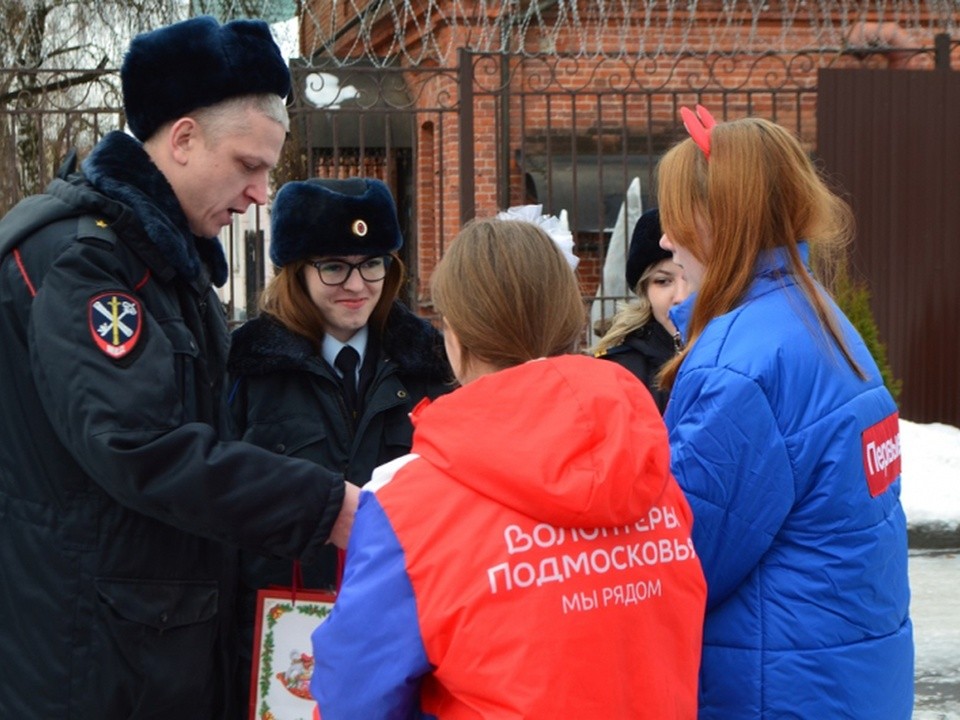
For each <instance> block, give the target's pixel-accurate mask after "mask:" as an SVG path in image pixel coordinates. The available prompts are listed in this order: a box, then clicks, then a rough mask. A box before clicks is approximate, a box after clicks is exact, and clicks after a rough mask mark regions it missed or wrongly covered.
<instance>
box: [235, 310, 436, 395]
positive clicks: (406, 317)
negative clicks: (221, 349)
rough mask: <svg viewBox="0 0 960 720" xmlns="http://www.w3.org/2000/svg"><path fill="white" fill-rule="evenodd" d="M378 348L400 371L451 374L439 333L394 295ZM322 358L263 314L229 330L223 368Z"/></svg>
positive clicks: (312, 365) (245, 369)
mask: <svg viewBox="0 0 960 720" xmlns="http://www.w3.org/2000/svg"><path fill="white" fill-rule="evenodd" d="M371 340H372V338H371ZM381 348H382V352H381V355H382V356H383V357H385V358H388V359H389V360H391V361H393V362H394V363H396V365H397V366H398V367H399V369H400V373H401V374H402V375H408V376H414V377H421V378H424V379H427V380H431V381H440V382H443V381H447V380H450V379H451V378H452V377H453V373H452V371H451V370H450V366H449V364H448V363H447V356H446V352H445V351H444V348H443V336H442V335H441V334H440V332H439V331H438V330H437V329H436V328H434V327H433V326H432V325H431V324H430V323H429V322H427V321H426V320H424V319H423V318H420V317H418V316H417V315H415V314H413V313H412V312H411V311H410V310H408V309H407V308H406V307H405V306H404V305H403V304H402V303H400V302H399V301H394V303H393V307H392V308H391V309H390V314H389V315H388V316H387V323H386V327H385V328H384V332H383V337H382V339H381ZM322 364H323V361H322V359H321V358H320V357H319V356H318V355H317V353H316V351H315V350H314V347H313V344H312V343H311V342H310V341H309V340H307V339H306V338H305V337H303V336H301V335H297V334H295V333H292V332H290V331H289V330H287V329H286V328H285V327H284V326H282V325H281V324H280V323H278V322H277V321H276V320H274V319H273V318H272V317H270V316H269V315H262V316H260V317H258V318H255V319H253V320H250V321H248V322H246V323H244V324H243V325H242V326H240V327H239V328H237V329H236V330H235V331H234V332H233V339H232V342H231V347H230V361H229V363H228V369H229V371H230V372H231V373H232V374H234V375H263V374H266V373H270V372H276V371H281V370H307V371H311V372H315V371H316V370H317V369H318V368H319V367H321V366H322Z"/></svg>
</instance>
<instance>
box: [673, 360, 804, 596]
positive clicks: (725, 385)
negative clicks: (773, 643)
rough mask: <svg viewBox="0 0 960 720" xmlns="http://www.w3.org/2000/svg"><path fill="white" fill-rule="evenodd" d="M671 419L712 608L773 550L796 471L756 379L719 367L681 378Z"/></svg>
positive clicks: (676, 462) (676, 461)
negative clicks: (771, 548)
mask: <svg viewBox="0 0 960 720" xmlns="http://www.w3.org/2000/svg"><path fill="white" fill-rule="evenodd" d="M665 421H666V423H667V429H668V430H669V432H670V456H671V457H670V466H671V469H672V471H673V474H674V476H675V477H676V478H677V482H679V484H680V487H681V488H683V491H684V493H685V495H686V497H687V500H688V502H689V503H690V508H691V510H692V511H693V542H694V547H695V549H696V551H697V553H698V554H699V556H700V562H701V564H702V566H703V572H704V575H705V576H706V579H707V608H708V610H709V609H712V608H714V607H716V606H717V605H718V604H720V603H721V602H723V601H724V600H725V599H726V598H727V597H728V596H729V595H730V594H731V593H732V592H733V591H734V590H736V588H737V587H738V586H739V585H740V584H741V583H742V582H743V581H744V579H745V578H746V577H747V576H748V575H749V574H750V573H751V572H752V571H753V569H754V568H755V567H756V566H757V565H758V563H759V562H760V558H761V557H762V556H763V555H764V553H766V552H767V550H768V549H769V548H770V545H771V543H772V541H773V538H774V537H775V536H776V534H777V532H778V531H779V530H780V528H781V526H782V525H783V522H784V520H785V518H786V517H787V515H788V513H789V512H790V508H791V507H792V506H793V503H794V499H795V495H796V492H795V484H794V474H793V469H792V466H791V463H790V459H789V456H788V454H787V450H786V445H785V443H784V440H783V437H782V435H781V433H780V429H779V427H778V425H777V421H776V418H775V417H774V415H773V412H772V410H771V408H770V404H769V402H768V401H767V398H766V396H765V395H764V394H763V392H762V391H761V389H760V387H759V386H758V385H757V383H756V382H755V381H754V380H753V379H752V378H749V377H746V376H743V375H740V374H738V373H734V372H732V371H729V370H724V369H718V368H710V369H707V370H693V371H691V372H689V373H687V374H685V375H682V377H681V378H678V382H677V384H676V386H675V387H674V392H673V395H672V397H671V402H670V405H669V407H668V409H667V415H666V417H665Z"/></svg>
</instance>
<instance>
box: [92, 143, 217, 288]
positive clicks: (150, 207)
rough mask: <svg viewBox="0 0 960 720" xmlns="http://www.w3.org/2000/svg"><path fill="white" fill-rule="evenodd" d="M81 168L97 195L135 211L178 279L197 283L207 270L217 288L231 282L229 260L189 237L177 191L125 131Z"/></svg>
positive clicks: (205, 241)
mask: <svg viewBox="0 0 960 720" xmlns="http://www.w3.org/2000/svg"><path fill="white" fill-rule="evenodd" d="M82 168H83V174H84V176H85V177H86V178H87V180H88V181H89V182H90V184H91V185H93V186H94V187H95V188H96V189H97V190H98V191H100V192H101V193H103V194H104V195H106V196H107V197H109V198H112V199H113V200H116V201H118V202H121V203H123V204H124V205H127V206H129V207H130V208H131V209H132V210H133V212H134V214H136V216H137V218H139V220H140V222H141V223H142V224H143V229H144V231H145V232H146V234H147V236H148V237H149V238H150V240H151V241H152V242H153V244H154V245H156V246H157V248H158V249H159V250H160V253H161V254H162V255H163V257H164V259H166V261H167V262H168V263H170V264H171V265H172V266H173V268H174V269H175V270H176V271H177V274H178V275H179V276H181V277H182V278H184V279H186V280H188V281H194V280H196V279H197V278H198V277H200V274H201V269H202V266H203V265H206V266H207V268H208V269H209V272H210V275H211V279H212V280H213V282H214V284H215V285H217V287H220V286H222V285H223V284H224V283H225V282H226V281H227V260H226V258H225V257H224V254H223V248H222V247H221V245H220V241H219V240H218V239H217V238H204V237H197V236H196V235H194V234H193V233H191V232H190V229H189V225H188V223H187V218H186V216H185V215H184V214H183V209H182V208H181V207H180V203H179V202H178V201H177V197H176V195H174V193H173V188H171V187H170V183H168V182H167V179H166V178H165V177H164V176H163V174H162V173H161V172H160V171H159V170H158V169H157V166H156V165H154V164H153V161H152V160H151V159H150V156H149V155H147V153H146V151H145V150H144V149H143V146H142V145H141V144H140V143H139V142H138V141H137V140H135V139H134V138H132V137H130V136H129V135H126V134H125V133H122V132H118V131H115V132H111V133H109V134H108V135H106V137H104V138H103V140H101V141H100V142H99V143H98V144H97V146H96V147H95V148H94V149H93V151H92V152H91V153H90V155H89V156H88V157H87V159H86V160H84V161H83V165H82Z"/></svg>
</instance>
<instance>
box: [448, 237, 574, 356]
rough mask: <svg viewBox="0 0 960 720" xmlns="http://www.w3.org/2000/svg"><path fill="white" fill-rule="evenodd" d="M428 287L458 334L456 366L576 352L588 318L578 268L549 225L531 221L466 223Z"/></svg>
mask: <svg viewBox="0 0 960 720" xmlns="http://www.w3.org/2000/svg"><path fill="white" fill-rule="evenodd" d="M430 287H431V293H432V296H433V301H434V304H435V306H436V308H437V310H439V312H440V313H441V315H443V318H444V320H446V322H447V324H448V325H449V326H450V327H451V328H452V329H453V331H454V332H455V333H456V335H457V338H458V339H459V341H460V353H461V356H460V362H461V364H462V367H461V368H457V370H458V371H462V370H464V369H465V368H466V367H468V366H469V365H470V362H471V359H472V358H476V359H478V360H481V361H483V362H485V363H489V364H491V365H493V366H494V367H496V368H497V369H501V370H502V369H505V368H508V367H513V366H514V365H520V364H521V363H524V362H526V361H528V360H533V359H535V358H541V357H551V356H554V355H562V354H564V353H570V352H574V351H575V350H576V348H577V343H578V341H579V339H580V338H581V336H582V334H583V329H584V325H585V323H586V309H585V307H584V304H583V300H582V298H581V295H580V289H579V287H578V285H577V280H576V277H575V276H574V274H573V271H572V270H571V269H570V266H569V265H568V264H567V261H566V260H564V258H563V255H562V254H561V252H560V250H559V249H558V248H557V247H556V245H554V243H553V241H552V240H551V239H550V238H549V237H548V236H547V235H546V233H544V232H543V230H541V229H540V228H539V227H537V226H536V225H534V224H532V223H528V222H523V221H518V220H494V219H490V220H473V221H471V222H469V223H467V225H465V226H464V228H463V229H462V230H461V231H460V233H459V234H458V235H457V237H456V238H455V239H454V241H453V243H452V244H451V246H450V249H449V250H448V251H447V253H446V255H444V257H443V259H442V260H441V261H440V263H439V264H438V265H437V268H436V270H434V272H433V276H432V277H431V283H430Z"/></svg>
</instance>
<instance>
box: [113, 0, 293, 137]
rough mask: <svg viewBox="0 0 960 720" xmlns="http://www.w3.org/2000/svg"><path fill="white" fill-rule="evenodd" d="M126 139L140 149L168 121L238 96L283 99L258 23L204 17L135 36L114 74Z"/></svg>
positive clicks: (284, 85)
mask: <svg viewBox="0 0 960 720" xmlns="http://www.w3.org/2000/svg"><path fill="white" fill-rule="evenodd" d="M120 80H121V83H122V85H123V107H124V111H125V112H126V116H127V124H128V125H129V126H130V131H131V132H132V133H133V134H134V136H135V137H136V138H137V139H138V140H140V141H141V142H145V141H146V140H148V139H149V138H150V136H151V135H153V133H154V132H156V130H157V129H158V128H159V127H160V126H161V125H163V124H164V123H166V122H169V121H170V120H176V119H177V118H181V117H183V116H184V115H188V114H189V113H191V112H192V111H194V110H197V109H198V108H202V107H207V106H209V105H215V104H216V103H218V102H220V101H221V100H227V99H229V98H232V97H238V96H240V95H259V94H271V93H272V94H274V95H279V96H280V97H281V98H285V97H286V96H287V95H288V94H290V69H289V68H288V67H287V63H286V61H285V60H284V59H283V56H282V54H281V53H280V48H279V47H278V46H277V43H276V42H275V41H274V39H273V35H271V33H270V27H269V26H268V25H267V24H266V23H265V22H264V21H263V20H232V21H231V22H228V23H224V24H223V25H221V24H220V23H219V22H218V21H217V20H216V19H215V18H213V17H210V16H209V15H203V16H200V17H195V18H190V19H189V20H184V21H182V22H178V23H174V24H173V25H167V26H166V27H162V28H159V29H157V30H152V31H150V32H146V33H142V34H141V35H138V36H137V37H135V38H134V39H133V42H131V43H130V48H129V50H127V54H126V56H125V57H124V59H123V66H122V67H121V68H120Z"/></svg>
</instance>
